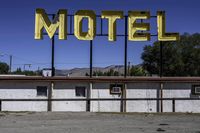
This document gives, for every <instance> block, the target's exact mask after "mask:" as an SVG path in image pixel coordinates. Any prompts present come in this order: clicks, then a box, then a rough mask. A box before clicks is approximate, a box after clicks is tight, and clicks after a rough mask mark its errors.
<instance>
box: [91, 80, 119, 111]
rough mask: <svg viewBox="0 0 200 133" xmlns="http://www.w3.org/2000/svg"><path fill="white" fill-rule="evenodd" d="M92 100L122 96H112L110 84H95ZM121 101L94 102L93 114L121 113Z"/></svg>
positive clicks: (92, 105) (92, 106)
mask: <svg viewBox="0 0 200 133" xmlns="http://www.w3.org/2000/svg"><path fill="white" fill-rule="evenodd" d="M91 98H116V99H119V98H121V95H111V94H110V84H109V83H94V84H93V89H92V91H91ZM120 103H121V102H120V101H92V102H91V111H92V112H120V105H121V104H120Z"/></svg>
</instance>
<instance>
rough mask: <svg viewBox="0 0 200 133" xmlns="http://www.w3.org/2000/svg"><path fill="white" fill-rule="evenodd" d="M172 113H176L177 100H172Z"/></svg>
mask: <svg viewBox="0 0 200 133" xmlns="http://www.w3.org/2000/svg"><path fill="white" fill-rule="evenodd" d="M172 111H173V112H175V99H174V98H173V99H172Z"/></svg>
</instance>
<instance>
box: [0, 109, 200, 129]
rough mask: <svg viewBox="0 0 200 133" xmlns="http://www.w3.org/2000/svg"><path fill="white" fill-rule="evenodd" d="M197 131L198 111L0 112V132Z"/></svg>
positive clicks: (199, 125)
mask: <svg viewBox="0 0 200 133" xmlns="http://www.w3.org/2000/svg"><path fill="white" fill-rule="evenodd" d="M157 132H164V133H200V114H178V113H176V114H137V113H130V114H121V113H55V112H54V113H31V112H24V113H7V112H5V113H0V133H157Z"/></svg>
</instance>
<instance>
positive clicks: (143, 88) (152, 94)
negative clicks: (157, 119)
mask: <svg viewBox="0 0 200 133" xmlns="http://www.w3.org/2000/svg"><path fill="white" fill-rule="evenodd" d="M157 89H159V84H158V83H129V84H127V90H126V97H127V98H157ZM126 111H127V112H156V111H157V102H156V101H127V103H126Z"/></svg>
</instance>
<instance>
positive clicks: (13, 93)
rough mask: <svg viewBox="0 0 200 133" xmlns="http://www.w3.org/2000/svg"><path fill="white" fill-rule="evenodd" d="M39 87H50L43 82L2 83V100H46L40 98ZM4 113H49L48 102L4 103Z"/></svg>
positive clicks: (0, 87)
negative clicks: (38, 94) (37, 89)
mask: <svg viewBox="0 0 200 133" xmlns="http://www.w3.org/2000/svg"><path fill="white" fill-rule="evenodd" d="M37 86H47V87H50V85H49V84H48V83H45V82H44V83H42V82H23V83H22V82H0V99H1V98H2V99H26V98H27V99H40V98H41V99H44V98H47V97H38V96H37V94H36V93H37V91H36V88H37ZM2 111H47V102H43V101H42V102H2Z"/></svg>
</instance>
